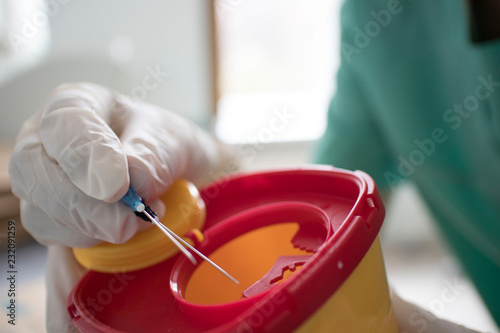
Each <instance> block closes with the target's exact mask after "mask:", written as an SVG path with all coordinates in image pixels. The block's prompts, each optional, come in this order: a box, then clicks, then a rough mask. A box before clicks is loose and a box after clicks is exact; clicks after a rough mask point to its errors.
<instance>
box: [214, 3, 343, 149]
mask: <svg viewBox="0 0 500 333" xmlns="http://www.w3.org/2000/svg"><path fill="white" fill-rule="evenodd" d="M339 5H340V1H335V0H315V1H314V2H311V1H307V0H252V1H245V0H215V2H214V15H215V24H216V29H215V31H216V45H217V51H216V53H217V66H216V68H217V77H218V80H217V82H218V87H217V88H218V104H217V113H218V117H217V118H218V119H217V124H216V132H217V134H218V136H219V137H220V138H221V139H223V140H224V141H226V142H229V143H248V142H255V141H260V142H266V143H267V142H276V141H308V140H314V139H317V138H318V137H319V136H321V134H322V133H323V131H324V128H325V116H326V110H327V107H328V103H329V100H330V98H331V94H332V91H333V88H334V87H333V84H334V80H333V78H334V77H335V70H336V67H337V66H338V62H339V56H338V53H339V52H338V47H337V46H338V44H339V42H338V40H339V37H338V34H337V31H338V28H337V26H338V25H339V23H338V7H339ZM280 117H281V118H280Z"/></svg>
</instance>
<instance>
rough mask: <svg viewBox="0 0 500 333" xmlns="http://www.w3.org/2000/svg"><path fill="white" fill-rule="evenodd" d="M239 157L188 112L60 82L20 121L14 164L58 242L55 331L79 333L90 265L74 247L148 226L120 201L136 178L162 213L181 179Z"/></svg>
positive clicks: (25, 203) (51, 319)
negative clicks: (70, 301) (78, 309)
mask: <svg viewBox="0 0 500 333" xmlns="http://www.w3.org/2000/svg"><path fill="white" fill-rule="evenodd" d="M230 158H234V157H233V155H232V154H231V152H230V150H229V149H228V148H227V147H225V146H223V145H222V144H220V143H219V142H218V141H216V140H215V139H214V138H213V137H212V136H210V135H209V134H208V133H206V132H204V131H203V130H201V129H200V128H198V127H196V126H195V125H194V124H192V123H190V122H189V121H187V120H186V119H184V118H182V117H180V116H179V115H176V114H174V113H171V112H168V111H166V110H163V109H161V108H159V107H155V106H153V105H150V104H147V103H144V102H138V101H133V100H131V99H129V98H127V97H125V96H122V95H119V94H117V93H114V92H112V91H110V90H108V89H106V88H104V87H101V86H98V85H94V84H89V83H79V84H66V85H62V86H60V87H58V88H57V89H56V90H55V91H54V92H53V93H52V94H51V95H50V96H49V98H48V101H47V102H46V104H45V106H44V107H43V108H42V110H41V111H40V112H39V113H37V114H36V115H34V116H33V117H32V118H30V119H29V120H27V121H26V123H25V124H24V125H23V127H22V128H21V131H20V133H19V135H18V137H17V143H16V147H15V149H14V152H13V155H12V158H11V160H10V164H9V174H10V178H11V182H12V191H13V193H14V194H15V195H16V196H18V197H19V198H20V199H21V219H22V223H23V225H24V227H25V228H26V229H27V230H28V231H29V232H30V234H32V235H33V237H34V238H35V239H36V240H37V241H38V242H40V243H41V244H44V245H47V246H48V247H49V249H48V274H47V296H48V297H47V309H48V311H47V323H46V325H47V330H48V331H49V332H58V333H60V332H71V331H74V327H73V325H72V324H71V321H70V317H69V315H68V314H67V311H66V299H67V297H68V294H69V292H70V290H71V288H73V286H74V285H75V283H76V282H77V281H78V280H79V279H80V278H81V277H82V275H83V274H84V273H85V269H84V268H83V267H81V266H80V265H79V264H78V263H77V262H76V261H75V259H74V257H73V255H72V252H71V250H70V249H69V247H89V246H93V245H96V244H98V243H100V242H102V241H106V242H111V243H123V242H125V241H127V240H128V239H130V238H131V237H132V236H133V235H134V234H135V233H136V232H137V231H138V230H140V229H141V228H144V227H147V226H148V224H147V223H144V222H141V221H140V220H138V219H137V217H136V216H135V215H134V213H133V212H132V211H130V210H128V209H126V208H125V207H124V206H123V204H121V203H120V202H117V201H118V200H119V199H120V198H121V197H122V196H123V195H124V194H125V193H126V191H127V189H128V187H129V184H131V185H132V187H133V188H134V189H135V190H136V191H137V193H138V194H139V195H140V196H141V197H142V198H143V199H144V200H145V201H146V202H148V203H149V204H150V206H151V208H153V210H155V211H156V212H157V213H158V215H159V216H160V217H161V215H162V214H163V213H164V207H163V206H162V205H163V204H162V203H161V202H160V201H159V200H156V199H157V198H158V197H159V196H160V195H161V194H163V193H164V192H165V191H166V190H167V189H168V187H169V186H170V185H171V184H172V182H173V181H174V180H175V179H177V178H179V177H182V178H185V179H188V180H190V181H192V182H194V183H195V184H196V183H198V184H199V183H200V182H203V181H206V180H208V178H209V177H208V174H209V173H210V171H211V172H213V174H215V173H217V172H218V171H220V170H223V167H224V166H225V165H226V162H227V161H228V159H230ZM210 174H212V173H210Z"/></svg>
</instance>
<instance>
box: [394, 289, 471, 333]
mask: <svg viewBox="0 0 500 333" xmlns="http://www.w3.org/2000/svg"><path fill="white" fill-rule="evenodd" d="M391 299H392V305H393V307H394V313H395V315H396V320H397V322H398V328H399V333H479V332H478V331H474V330H471V329H468V328H465V327H463V326H461V325H458V324H455V323H452V322H449V321H447V320H443V319H439V318H437V317H436V316H434V315H433V314H432V313H430V312H429V311H426V310H424V309H422V308H420V307H418V306H416V305H415V304H412V303H409V302H407V301H405V300H403V299H402V298H400V297H399V296H398V295H397V294H396V293H395V292H394V291H391Z"/></svg>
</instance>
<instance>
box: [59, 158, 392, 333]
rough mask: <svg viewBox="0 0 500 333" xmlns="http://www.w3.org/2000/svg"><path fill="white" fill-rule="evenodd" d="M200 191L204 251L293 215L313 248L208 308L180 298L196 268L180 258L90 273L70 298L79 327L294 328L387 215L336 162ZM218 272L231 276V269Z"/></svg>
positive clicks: (359, 176) (363, 183) (336, 283)
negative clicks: (283, 271)
mask: <svg viewBox="0 0 500 333" xmlns="http://www.w3.org/2000/svg"><path fill="white" fill-rule="evenodd" d="M201 195H202V198H203V200H204V201H205V204H206V211H207V220H206V222H205V227H204V230H203V232H204V234H205V236H206V239H205V240H204V241H203V242H202V243H201V244H199V245H198V248H199V249H200V250H201V251H202V252H203V253H205V254H206V255H209V254H210V253H212V252H213V251H215V250H216V249H217V247H218V246H220V245H222V244H224V243H225V242H227V241H229V240H231V239H232V238H234V237H238V236H239V235H241V234H244V233H246V232H249V231H251V230H254V229H256V228H260V227H263V226H266V225H272V224H276V223H282V222H285V221H289V220H290V219H294V220H295V221H296V222H298V224H299V231H298V232H297V234H296V235H295V236H294V241H292V242H296V243H297V244H301V246H304V247H306V248H307V247H308V248H311V249H313V252H314V254H311V255H310V256H308V257H306V256H304V257H294V258H284V259H282V258H281V259H280V260H282V261H281V262H278V261H277V263H276V265H275V266H273V268H272V269H271V270H270V271H269V272H268V273H267V274H265V276H263V277H262V279H261V280H260V281H258V282H257V283H256V284H255V285H252V286H251V287H249V288H247V289H246V290H245V293H244V297H243V298H241V299H239V300H233V301H230V302H224V303H222V304H209V305H201V304H196V303H193V302H190V301H186V300H185V299H184V294H183V292H184V289H185V287H186V284H187V281H189V278H190V277H191V275H192V274H193V272H194V271H195V270H196V267H194V266H192V265H191V264H189V265H188V264H187V262H186V260H185V259H184V257H182V256H175V257H173V258H171V259H169V260H166V261H164V262H162V263H160V264H157V265H155V266H152V267H149V268H145V269H142V270H138V271H132V272H125V273H117V274H105V273H97V272H93V271H89V272H88V273H87V274H86V275H85V276H84V277H83V278H82V279H81V281H80V282H79V283H78V284H77V285H76V286H75V288H74V289H73V291H72V293H71V295H70V296H69V298H68V311H69V313H70V315H71V317H72V319H73V322H74V324H75V326H76V327H77V328H78V329H79V330H80V331H82V332H137V331H141V332H166V331H168V332H201V331H203V332H208V331H209V332H228V331H239V332H250V331H251V332H259V331H291V330H293V329H295V328H297V327H298V326H299V325H300V324H301V323H303V322H304V321H305V320H306V319H307V318H308V317H309V316H310V315H311V314H313V313H314V311H316V309H318V308H319V307H320V306H321V305H322V304H323V302H325V301H326V300H327V299H328V298H329V297H330V296H331V295H332V294H333V293H334V292H335V291H336V290H337V289H338V288H339V287H340V285H341V284H342V283H343V282H344V281H345V280H346V279H347V278H348V277H349V275H350V274H351V272H352V271H353V270H354V269H355V268H356V266H357V265H358V263H359V262H360V261H361V259H362V258H363V257H364V255H365V253H366V252H367V251H368V249H369V248H370V246H371V244H372V243H373V241H374V240H375V238H376V237H377V235H378V232H379V230H380V227H381V225H382V221H383V218H384V208H383V205H382V203H381V200H380V197H379V195H378V193H377V190H376V188H375V184H374V182H373V180H372V179H371V178H370V177H369V176H368V175H366V174H365V173H363V172H360V171H355V172H351V171H346V170H341V169H336V168H333V167H322V166H308V167H305V168H298V169H289V170H277V171H270V172H259V173H252V174H239V175H234V176H230V177H227V178H225V179H222V180H220V181H217V182H215V183H212V184H211V185H209V186H208V187H205V188H204V189H202V190H201ZM256 246H258V244H256ZM235 255H238V254H235ZM283 260H284V261H283ZM295 264H296V265H299V264H300V265H303V266H302V268H301V269H300V270H297V271H295V273H294V274H293V275H292V276H290V277H289V278H287V279H285V280H283V281H282V282H281V283H279V284H278V283H274V282H273V281H274V280H273V277H274V276H275V275H276V274H277V270H279V269H280V268H281V267H282V266H287V265H291V266H293V265H295ZM223 268H224V269H226V270H227V271H228V272H229V273H231V267H223ZM292 268H293V267H292ZM264 282H265V283H264ZM169 285H171V286H172V290H171V288H170V286H169Z"/></svg>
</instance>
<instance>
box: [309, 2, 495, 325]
mask: <svg viewBox="0 0 500 333" xmlns="http://www.w3.org/2000/svg"><path fill="white" fill-rule="evenodd" d="M467 14H468V13H467V7H466V3H465V1H458V0H440V1H433V0H401V1H396V0H372V1H366V0H347V1H345V3H344V5H343V8H342V11H341V41H342V44H341V49H340V52H341V66H340V69H339V71H338V73H337V92H336V95H335V97H334V98H333V99H332V102H331V105H330V109H329V113H328V126H327V130H326V133H325V135H324V137H323V138H322V140H321V141H320V144H319V146H318V149H317V158H316V161H317V162H318V163H323V164H333V165H335V166H337V167H341V168H347V169H360V170H364V171H365V172H367V173H368V174H370V175H371V176H372V177H373V178H374V179H375V181H376V183H377V187H378V188H379V189H380V190H381V191H384V190H390V189H392V188H394V186H396V185H397V184H398V183H399V182H400V181H402V180H403V179H407V178H409V179H411V180H412V181H414V182H415V184H416V186H417V187H418V189H419V191H420V193H421V195H422V197H423V198H424V200H425V201H426V203H427V204H428V206H429V207H430V209H431V211H432V212H433V213H434V216H435V217H436V219H437V221H438V223H439V226H440V228H441V231H442V234H443V236H444V237H445V238H446V239H447V241H448V242H449V244H450V246H451V247H452V249H453V250H454V251H455V253H456V255H457V256H458V257H459V258H460V259H461V262H462V264H463V267H464V268H465V269H466V271H467V273H468V274H469V275H470V277H471V278H472V280H473V281H474V283H475V285H476V287H477V289H478V290H479V292H480V293H481V295H482V297H483V299H484V301H485V303H486V304H487V306H488V308H489V310H490V311H491V313H492V315H493V317H494V318H495V320H496V321H497V323H500V40H498V41H491V42H487V43H483V44H473V43H472V42H471V39H470V33H469V23H468V16H467ZM401 222H404V221H401Z"/></svg>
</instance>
